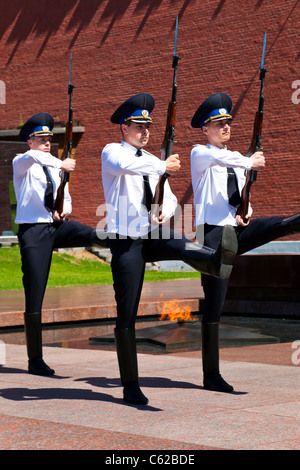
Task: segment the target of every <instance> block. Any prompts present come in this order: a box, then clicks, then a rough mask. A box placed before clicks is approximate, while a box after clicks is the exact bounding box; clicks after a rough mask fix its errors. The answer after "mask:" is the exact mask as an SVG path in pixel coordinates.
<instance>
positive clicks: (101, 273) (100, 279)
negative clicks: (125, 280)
mask: <svg viewBox="0 0 300 470" xmlns="http://www.w3.org/2000/svg"><path fill="white" fill-rule="evenodd" d="M195 277H196V278H197V277H199V273H197V272H165V271H158V272H157V271H146V273H145V281H146V282H147V281H148V282H149V281H165V280H171V279H186V278H195ZM112 282H113V280H112V274H111V269H110V266H109V265H108V264H105V263H102V262H100V261H99V260H98V259H96V258H95V259H79V258H78V257H76V254H74V255H70V254H66V253H57V252H54V253H53V257H52V264H51V269H50V275H49V280H48V287H62V286H79V285H80V286H82V285H96V284H112ZM10 289H23V285H22V270H21V256H20V250H19V247H18V246H13V247H11V248H0V290H10Z"/></svg>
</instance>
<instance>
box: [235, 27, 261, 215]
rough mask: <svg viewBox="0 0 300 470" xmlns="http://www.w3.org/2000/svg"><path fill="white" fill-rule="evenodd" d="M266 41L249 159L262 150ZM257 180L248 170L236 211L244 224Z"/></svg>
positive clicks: (248, 153) (253, 171)
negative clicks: (253, 184)
mask: <svg viewBox="0 0 300 470" xmlns="http://www.w3.org/2000/svg"><path fill="white" fill-rule="evenodd" d="M266 40H267V33H265V37H264V45H263V53H262V59H261V66H260V75H259V79H260V81H261V85H260V93H259V103H258V111H256V114H255V119H254V126H253V135H252V140H251V145H250V147H249V149H248V152H247V155H246V156H247V157H249V158H250V157H251V155H253V154H254V153H255V152H258V151H259V150H260V149H261V133H262V123H263V108H264V82H265V75H266V72H267V70H266V69H265V68H264V58H265V50H266ZM256 178H257V171H255V170H247V172H246V182H245V185H244V187H243V189H242V192H241V199H242V202H241V205H240V206H239V207H238V209H237V211H236V213H237V215H240V216H241V217H242V219H243V221H244V222H247V219H246V215H247V214H248V209H249V201H250V188H251V185H252V183H253V182H254V181H256Z"/></svg>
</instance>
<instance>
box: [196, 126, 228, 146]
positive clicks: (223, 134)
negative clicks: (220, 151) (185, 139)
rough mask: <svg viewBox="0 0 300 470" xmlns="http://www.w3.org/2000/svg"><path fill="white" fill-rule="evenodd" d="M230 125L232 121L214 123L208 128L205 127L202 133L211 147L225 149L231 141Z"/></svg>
mask: <svg viewBox="0 0 300 470" xmlns="http://www.w3.org/2000/svg"><path fill="white" fill-rule="evenodd" d="M230 125H231V120H230V119H224V120H222V121H212V122H211V123H210V124H209V125H208V126H203V128H202V131H203V133H204V134H205V135H206V137H207V140H208V142H209V143H210V144H211V145H214V146H215V147H220V148H223V147H224V146H225V145H226V143H227V142H228V141H229V139H230Z"/></svg>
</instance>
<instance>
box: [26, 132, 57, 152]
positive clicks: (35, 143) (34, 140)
mask: <svg viewBox="0 0 300 470" xmlns="http://www.w3.org/2000/svg"><path fill="white" fill-rule="evenodd" d="M51 140H52V137H51V135H41V136H34V137H31V138H30V139H29V140H28V141H27V142H28V145H29V147H30V148H31V150H41V151H42V152H50V150H51Z"/></svg>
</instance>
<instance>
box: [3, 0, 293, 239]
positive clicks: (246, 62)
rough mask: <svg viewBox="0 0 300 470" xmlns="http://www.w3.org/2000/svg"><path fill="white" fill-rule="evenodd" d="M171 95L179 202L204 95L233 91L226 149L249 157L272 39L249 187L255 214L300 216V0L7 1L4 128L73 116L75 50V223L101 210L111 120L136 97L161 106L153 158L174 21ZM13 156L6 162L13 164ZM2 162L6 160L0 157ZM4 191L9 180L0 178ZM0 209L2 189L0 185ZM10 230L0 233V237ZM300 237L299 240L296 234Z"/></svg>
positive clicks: (157, 113)
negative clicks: (259, 149) (46, 116)
mask: <svg viewBox="0 0 300 470" xmlns="http://www.w3.org/2000/svg"><path fill="white" fill-rule="evenodd" d="M177 15H178V18H179V31H178V39H177V53H178V55H179V56H180V57H181V61H180V62H179V67H178V80H177V81H178V94H177V120H176V131H175V134H176V140H177V144H176V146H175V147H174V150H176V152H178V153H179V154H180V157H181V160H182V170H181V172H180V175H179V176H178V177H176V178H175V177H174V178H172V179H170V184H171V186H172V189H173V191H174V192H175V194H176V195H177V198H178V201H179V203H180V204H181V205H184V204H191V203H192V200H193V196H192V188H191V177H190V161H189V156H190V151H191V148H192V146H193V145H194V144H196V143H201V142H202V143H204V139H203V137H202V135H201V133H200V132H199V131H198V130H196V129H192V128H191V126H190V121H191V118H192V116H193V114H194V112H195V110H196V109H197V107H198V105H199V104H200V103H201V102H202V101H203V100H204V99H205V98H207V97H208V96H209V95H210V94H212V93H215V92H218V91H223V92H225V93H228V94H229V95H230V96H231V98H232V100H233V104H234V109H233V114H234V123H233V126H232V134H233V137H232V140H231V143H230V146H229V148H230V149H234V150H239V151H240V152H241V153H244V154H246V152H247V150H248V147H249V145H250V141H251V136H252V130H253V121H254V116H255V112H256V110H257V106H258V98H259V88H260V81H259V67H260V61H261V54H262V46H263V39H264V34H265V32H267V45H266V55H265V68H266V69H267V70H268V72H267V74H266V81H265V106H264V122H263V136H262V145H263V148H264V152H265V156H266V159H267V168H266V170H265V171H264V172H263V173H260V174H259V176H258V179H257V182H256V183H255V184H254V185H253V189H252V205H253V208H254V216H255V217H261V216H270V215H282V214H286V215H290V214H293V213H295V212H298V205H299V172H300V159H299V155H298V148H299V140H300V132H299V128H300V120H299V110H300V104H298V102H299V101H300V92H299V93H298V90H300V70H299V63H300V43H299V34H298V31H299V26H300V3H299V1H298V0H297V1H296V0H252V1H248V2H245V1H242V0H236V1H234V2H233V1H232V0H231V1H230V0H217V1H211V0H203V1H198V0H176V1H175V0H118V1H115V0H97V1H96V0H89V1H86V0H76V1H73V0H72V1H71V0H65V1H63V2H62V1H59V0H53V1H52V2H51V3H50V4H49V2H48V1H46V0H39V1H36V0H27V1H26V2H24V1H23V0H12V1H11V2H6V1H2V2H1V3H0V56H1V61H0V80H1V81H3V82H4V83H5V86H6V96H5V102H4V103H3V99H2V100H0V103H1V104H0V128H1V129H11V128H16V127H17V126H18V125H19V123H20V121H25V120H26V119H27V118H29V117H30V116H32V115H33V114H35V113H38V112H49V113H50V114H52V115H53V116H54V117H55V119H56V120H59V121H63V120H66V119H67V115H68V95H67V84H68V75H69V57H70V53H71V52H72V56H73V69H72V82H73V83H74V85H75V86H76V88H75V89H74V96H73V108H74V120H78V121H79V122H80V125H82V126H84V127H85V132H84V134H83V136H82V138H81V139H80V141H79V144H78V147H77V150H76V158H77V169H76V172H75V173H74V175H73V176H72V184H71V193H72V197H73V206H74V211H73V215H72V217H73V218H74V219H76V220H79V221H82V222H85V223H88V224H90V225H93V226H96V225H97V223H98V222H99V216H97V215H96V211H97V207H98V206H99V205H100V204H102V203H103V202H104V197H103V189H102V183H101V159H100V155H101V150H102V148H103V147H104V146H105V144H106V143H108V142H115V141H119V140H120V131H119V128H118V126H115V125H113V124H111V123H110V116H111V114H112V113H113V111H114V110H115V109H116V107H117V106H119V104H120V103H121V102H123V101H124V100H125V99H127V98H128V97H130V96H131V95H133V94H136V93H140V92H147V93H150V94H152V95H153V96H154V97H155V99H156V107H155V110H154V112H153V115H152V116H153V118H154V125H153V128H152V135H151V142H150V145H149V146H148V150H149V151H151V152H153V153H155V154H159V148H160V145H161V142H162V139H163V133H164V129H165V120H166V113H167V107H168V102H169V100H170V98H171V87H172V79H173V69H172V54H173V46H174V31H175V20H176V16H177ZM12 157H13V156H12ZM0 158H1V159H2V158H7V156H3V155H0ZM0 180H1V183H0V184H1V185H2V183H3V181H5V177H3V175H2V174H1V175H0ZM0 195H1V205H2V204H3V203H4V201H2V197H3V188H1V192H0ZM6 229H8V227H4V226H3V227H0V231H1V230H6ZM294 238H297V237H294Z"/></svg>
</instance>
